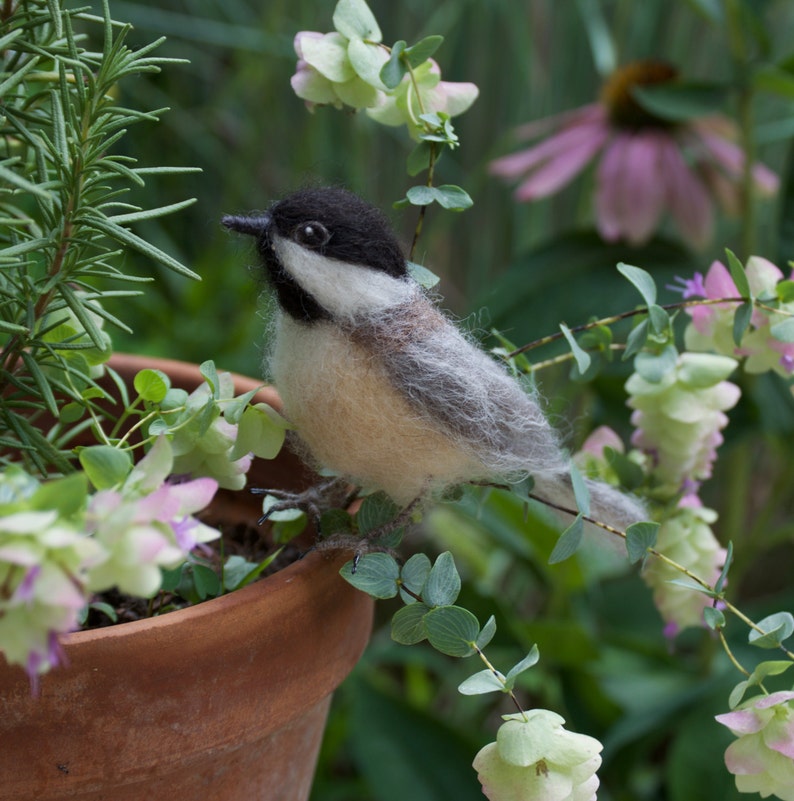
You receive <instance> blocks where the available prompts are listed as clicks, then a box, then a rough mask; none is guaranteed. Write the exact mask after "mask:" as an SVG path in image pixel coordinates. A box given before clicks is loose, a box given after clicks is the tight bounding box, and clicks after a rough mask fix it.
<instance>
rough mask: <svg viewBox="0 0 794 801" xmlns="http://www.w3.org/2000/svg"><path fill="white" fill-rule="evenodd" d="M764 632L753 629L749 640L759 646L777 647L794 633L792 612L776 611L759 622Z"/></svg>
mask: <svg viewBox="0 0 794 801" xmlns="http://www.w3.org/2000/svg"><path fill="white" fill-rule="evenodd" d="M757 625H758V628H759V629H761V630H762V631H763V632H764V634H760V633H759V632H757V631H755V630H753V631H751V632H750V636H749V642H750V644H751V645H755V646H756V647H758V648H777V647H778V646H779V645H780V644H781V643H782V642H783V640H786V639H788V638H789V637H790V636H791V635H792V634H794V616H793V615H792V614H791V612H775V614H774V615H769V616H768V617H765V618H764V619H763V620H761V621H759V623H758V624H757Z"/></svg>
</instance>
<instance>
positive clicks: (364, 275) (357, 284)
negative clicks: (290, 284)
mask: <svg viewBox="0 0 794 801" xmlns="http://www.w3.org/2000/svg"><path fill="white" fill-rule="evenodd" d="M274 247H275V250H276V255H277V256H278V258H279V260H280V262H281V264H282V265H283V266H284V269H285V270H286V271H287V273H289V274H290V275H291V276H292V277H293V278H294V279H295V281H297V282H298V284H299V285H300V286H301V288H302V289H304V290H305V291H306V292H308V293H309V294H310V295H311V296H312V297H313V298H314V299H315V300H316V301H317V302H318V303H319V304H320V306H322V307H323V308H324V309H325V310H326V311H328V312H330V314H331V315H332V316H333V317H335V318H337V319H351V320H352V319H353V318H358V317H361V316H362V315H363V316H367V315H370V314H377V313H378V312H379V311H382V310H383V309H387V308H389V307H390V306H395V305H398V304H400V303H404V302H406V301H407V300H409V299H410V298H411V297H412V295H413V294H414V292H415V286H414V284H413V283H412V282H411V281H409V280H404V279H400V278H393V277H392V276H390V275H387V274H386V273H383V272H380V271H379V270H373V269H371V268H369V267H362V266H360V265H354V264H347V263H346V262H342V261H338V260H337V259H329V258H326V257H325V256H321V255H320V254H318V253H313V252H312V251H310V250H306V249H305V248H303V247H301V246H300V245H297V244H295V243H294V242H291V241H290V240H288V239H277V240H276V241H275V243H274Z"/></svg>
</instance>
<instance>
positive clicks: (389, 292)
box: [223, 188, 645, 528]
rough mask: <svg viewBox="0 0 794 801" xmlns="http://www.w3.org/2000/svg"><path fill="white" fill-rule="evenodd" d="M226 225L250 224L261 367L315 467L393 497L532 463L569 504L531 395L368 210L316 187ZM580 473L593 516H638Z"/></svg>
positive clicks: (557, 455)
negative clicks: (445, 306)
mask: <svg viewBox="0 0 794 801" xmlns="http://www.w3.org/2000/svg"><path fill="white" fill-rule="evenodd" d="M223 224H224V225H225V226H226V227H227V228H230V229H232V230H235V231H239V232H242V233H246V234H251V235H253V236H255V237H256V244H257V249H258V251H259V254H260V255H261V257H262V260H263V262H264V267H265V269H266V272H267V276H268V278H269V281H270V284H271V285H272V287H273V289H274V290H275V293H276V296H277V300H278V306H279V310H278V314H277V319H276V322H275V339H274V341H273V343H272V346H271V348H270V353H269V357H268V358H269V371H270V374H271V376H272V379H273V381H274V383H275V385H276V388H277V389H278V391H279V392H280V394H281V397H282V399H283V403H284V414H285V416H286V417H287V418H288V419H289V420H290V422H291V423H293V424H294V425H295V427H296V429H297V434H298V437H299V439H300V442H301V445H302V448H303V450H304V454H303V455H304V456H305V457H308V459H309V460H310V461H311V463H312V464H313V465H314V466H315V467H324V468H327V469H329V470H331V471H333V472H334V473H336V474H338V475H340V476H343V477H345V478H346V479H347V480H348V481H349V482H350V483H352V484H355V485H356V486H360V487H363V488H364V489H368V490H370V489H371V490H383V491H384V492H385V493H386V494H387V495H389V496H390V497H391V498H392V499H393V500H394V501H395V502H396V503H397V504H399V505H401V506H403V507H405V506H407V505H409V504H411V503H413V502H414V501H416V499H417V498H425V497H429V496H433V495H438V494H440V493H441V492H442V491H443V490H446V489H448V488H451V487H453V486H455V485H459V484H463V483H476V482H488V483H501V484H504V483H511V482H517V481H520V480H521V479H522V478H525V477H526V476H528V475H531V476H532V478H533V479H534V482H535V485H534V490H533V493H534V494H536V495H537V496H539V497H541V498H543V499H546V500H548V501H550V502H551V503H554V504H557V505H561V506H563V507H567V508H574V509H575V508H576V504H575V501H574V496H573V490H572V484H571V478H570V463H569V460H568V458H567V457H566V455H565V454H564V452H563V450H562V449H561V447H560V444H559V440H558V437H557V435H556V434H555V432H554V430H553V429H552V427H551V426H550V425H549V423H548V421H547V420H546V418H545V417H544V415H543V412H542V411H541V409H540V406H539V404H538V401H537V399H536V398H535V397H533V396H532V395H530V394H528V393H527V391H525V389H524V388H523V387H522V386H521V385H520V384H519V382H518V381H517V380H516V379H515V378H514V377H513V376H512V375H510V373H509V372H508V371H507V369H506V368H505V367H503V366H502V365H500V364H499V363H497V362H496V361H495V360H494V359H493V358H491V357H490V356H489V355H488V354H487V353H486V352H485V351H483V350H482V349H480V348H479V347H478V346H477V345H476V344H474V343H473V342H471V341H470V340H469V339H467V338H466V336H464V335H463V334H462V333H461V331H460V330H458V328H457V327H456V326H455V325H454V324H453V322H452V321H451V320H450V319H448V318H447V317H446V316H444V314H442V313H441V312H440V311H439V309H438V308H436V306H435V305H434V303H433V302H431V300H430V299H429V298H428V296H427V295H426V294H425V292H424V290H423V289H422V288H421V287H420V286H419V285H418V284H417V283H416V282H415V281H414V280H413V278H412V277H411V276H410V275H409V272H408V268H407V264H406V260H405V257H404V256H403V254H402V251H401V248H400V245H399V243H398V242H397V239H396V237H395V235H394V233H393V232H392V230H391V228H390V226H389V223H388V221H387V220H386V218H385V217H384V216H383V215H382V214H381V213H380V212H379V211H378V210H376V209H375V208H373V207H372V206H371V205H369V204H368V203H366V202H364V201H363V200H361V199H360V198H358V197H357V196H356V195H353V194H351V193H350V192H347V191H345V190H342V189H337V188H313V189H304V190H300V191H298V192H295V193H294V194H292V195H290V196H288V197H286V198H284V199H283V200H281V201H279V202H277V203H275V204H274V205H273V206H272V207H271V208H270V210H269V211H268V212H266V213H264V214H261V215H259V216H255V217H237V216H228V217H224V219H223ZM588 484H589V489H590V495H591V515H592V516H594V517H595V518H597V519H599V520H602V521H603V522H607V523H610V524H611V525H613V526H616V527H620V528H623V527H625V526H626V525H628V524H629V523H633V522H636V521H637V520H640V519H643V517H644V516H645V515H644V510H643V509H642V507H641V505H640V504H639V503H638V502H635V501H634V500H632V499H630V498H628V497H627V496H625V495H623V494H622V493H620V492H619V491H617V490H616V489H614V488H612V487H610V486H608V485H606V484H604V483H601V482H596V481H588Z"/></svg>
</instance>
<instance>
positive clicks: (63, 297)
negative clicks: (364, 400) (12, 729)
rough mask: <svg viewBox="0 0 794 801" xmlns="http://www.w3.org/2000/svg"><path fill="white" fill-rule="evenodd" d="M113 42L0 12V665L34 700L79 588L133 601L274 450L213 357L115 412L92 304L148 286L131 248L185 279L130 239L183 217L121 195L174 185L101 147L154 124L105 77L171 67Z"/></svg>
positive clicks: (119, 387) (195, 540)
mask: <svg viewBox="0 0 794 801" xmlns="http://www.w3.org/2000/svg"><path fill="white" fill-rule="evenodd" d="M91 27H93V28H94V29H96V30H97V31H101V36H99V37H97V38H98V39H99V40H100V41H101V42H102V47H101V50H99V51H95V50H94V49H92V46H91V42H92V41H93V38H89V37H88V36H87V34H86V32H90V29H91ZM128 30H129V26H128V25H123V24H120V23H117V22H115V21H114V20H113V19H112V18H111V16H110V11H109V4H108V0H103V14H102V16H101V17H97V16H94V15H91V14H89V13H87V12H86V11H85V9H82V10H81V9H76V10H70V9H67V8H66V7H65V0H16V1H15V0H6V2H4V3H2V5H1V6H0V53H2V65H3V66H2V72H0V98H2V117H0V130H1V131H2V136H1V137H0V241H2V243H3V249H2V251H0V343H1V344H0V460H1V464H2V468H3V469H2V471H0V652H1V653H2V654H3V656H4V657H5V660H6V661H7V662H9V663H10V664H19V665H21V666H22V667H24V668H25V669H26V670H27V672H28V674H29V675H30V677H31V680H32V682H33V684H34V687H35V683H36V680H37V677H38V676H39V674H41V673H43V672H44V671H46V670H48V669H49V668H50V667H53V666H55V665H57V664H58V663H59V662H60V661H61V652H60V646H59V644H58V636H59V635H60V634H63V633H65V632H68V631H72V630H74V629H76V628H78V627H79V626H80V624H81V623H82V622H83V621H84V620H85V616H86V614H87V608H88V606H89V605H91V604H93V605H94V606H106V605H103V604H102V602H101V601H100V602H97V601H96V599H97V593H102V592H104V591H106V590H109V589H111V588H118V589H119V590H120V591H121V592H122V593H124V594H127V595H133V596H141V597H148V598H150V597H152V596H154V595H155V594H156V593H157V592H158V591H160V589H161V588H162V587H163V581H164V573H163V571H164V570H166V571H172V572H173V571H174V570H178V569H180V566H182V565H184V564H185V561H186V559H190V560H192V562H193V563H194V565H193V566H195V561H196V560H195V557H194V556H193V555H192V553H191V552H192V550H193V548H194V547H195V546H196V545H197V544H199V543H202V542H206V541H209V540H212V539H215V538H216V537H218V536H219V532H218V531H216V530H215V529H214V528H211V527H209V526H207V525H205V524H203V523H201V522H200V521H199V520H198V519H197V518H195V517H194V515H195V514H196V513H197V512H199V511H200V510H201V509H203V508H204V507H205V506H206V505H207V504H208V503H209V502H210V500H211V499H212V497H213V495H214V493H215V491H216V489H217V488H218V487H219V486H220V487H225V488H228V489H241V488H242V487H243V486H244V484H245V473H246V470H247V469H248V467H249V465H250V463H251V455H252V453H256V454H257V455H260V456H265V457H268V458H272V456H274V455H275V453H277V452H278V449H279V448H280V446H281V442H282V441H283V438H284V430H283V425H282V424H281V421H280V419H279V418H278V416H277V415H276V414H275V413H274V412H273V411H272V410H270V409H269V408H267V407H265V405H264V404H258V405H256V406H252V405H250V404H249V400H250V399H251V397H252V396H253V395H254V392H250V393H247V394H246V395H243V396H240V397H239V398H234V397H233V395H234V392H233V385H232V383H233V382H232V380H231V376H229V375H228V374H221V375H219V374H218V373H217V372H216V370H215V367H214V365H213V363H212V362H211V361H208V362H205V363H204V364H203V365H202V373H203V375H204V377H205V379H206V381H205V383H204V384H202V385H201V386H200V387H199V388H198V389H197V390H196V391H195V392H194V393H193V394H192V395H190V396H188V394H187V393H186V392H185V391H184V390H181V389H175V388H171V386H170V381H169V379H168V376H166V375H165V374H163V373H161V372H160V371H157V370H151V369H146V370H142V371H141V372H139V373H138V375H137V376H136V377H135V381H134V389H135V392H136V393H137V394H136V395H135V396H134V397H133V396H132V393H131V392H129V391H128V389H127V387H126V385H125V384H124V383H123V382H122V381H121V379H120V377H119V376H118V375H117V374H116V373H115V372H114V371H113V369H112V368H111V367H110V365H109V364H108V363H107V362H108V359H109V357H110V355H111V351H112V346H111V339H110V336H109V334H108V332H107V331H106V328H107V329H109V330H112V329H113V328H116V329H123V330H127V331H128V330H129V329H128V328H127V326H126V325H125V323H124V322H123V321H122V320H120V319H118V318H117V317H116V316H115V315H114V314H112V313H111V312H110V311H109V310H108V309H107V308H106V303H105V302H106V301H108V300H110V299H119V298H122V299H128V298H131V297H134V296H136V295H140V294H141V292H139V291H138V290H136V289H135V288H130V287H129V285H135V284H139V283H140V282H145V281H148V280H151V279H148V278H141V277H139V276H136V275H133V274H130V273H129V272H128V271H125V269H124V267H125V258H126V256H127V254H128V252H129V251H138V252H139V253H142V254H143V255H144V256H146V257H148V258H150V259H152V260H153V261H154V262H157V263H159V264H161V265H163V266H165V267H167V268H169V269H171V270H173V271H175V272H177V273H180V274H182V275H184V276H186V277H189V278H196V277H197V276H196V275H195V274H194V273H193V272H192V271H191V270H190V269H188V268H187V267H185V266H184V265H183V264H181V263H180V262H179V261H177V260H176V259H174V258H172V257H171V256H170V255H168V254H167V253H164V252H163V251H161V250H159V249H158V248H156V247H155V246H154V245H152V244H151V243H149V242H147V241H145V240H144V239H143V238H141V237H140V236H138V235H137V234H135V233H133V232H132V231H131V230H130V229H129V228H128V226H129V225H130V224H133V223H136V222H139V221H141V220H144V219H149V218H152V217H157V216H159V215H163V214H169V213H171V212H174V211H178V210H179V209H182V208H184V207H185V206H187V205H189V204H190V203H192V202H193V200H184V201H181V202H178V203H172V204H170V205H164V206H161V207H159V208H154V209H143V208H140V207H139V206H137V205H135V204H134V202H133V200H132V197H131V192H132V191H133V190H134V189H135V188H136V187H140V186H142V185H143V182H144V179H145V178H146V177H148V176H149V175H152V174H157V175H159V174H162V173H174V172H180V171H184V170H183V168H173V167H139V166H137V165H136V163H135V161H134V160H133V159H131V158H129V157H128V156H123V155H119V154H118V153H117V152H116V151H115V146H116V145H117V143H118V141H119V139H121V138H122V137H123V136H124V135H125V133H126V132H127V129H128V128H129V127H130V126H131V125H134V124H135V123H138V122H141V121H144V120H146V121H155V120H157V118H158V116H159V114H160V113H161V112H163V111H165V109H157V110H153V111H139V110H136V109H132V108H125V107H124V106H123V105H121V104H120V103H119V102H118V84H119V82H120V81H123V80H124V79H125V78H127V77H128V76H131V75H136V74H140V73H144V72H156V71H158V70H159V69H160V68H161V66H162V65H163V64H165V63H167V62H172V61H174V59H167V58H160V57H156V56H153V55H152V52H153V51H154V50H155V49H156V48H157V46H158V45H159V44H160V43H161V41H162V40H157V41H154V42H152V43H150V44H149V45H147V46H145V47H142V48H140V49H137V50H132V49H130V48H129V47H128V46H126V45H125V43H124V42H125V37H126V35H127V33H128ZM78 31H82V32H81V33H78ZM119 286H120V287H121V288H118V287H119ZM125 287H126V288H125ZM108 376H109V377H110V379H112V380H110V381H108V380H106V379H107V377H108ZM100 378H102V379H105V380H104V381H102V382H101V383H100V380H99V379H100ZM108 387H110V388H111V389H108ZM108 409H112V410H114V411H113V414H109V413H108ZM238 423H244V424H245V425H244V428H245V432H243V433H241V434H240V435H239V436H238V428H237V424H238ZM132 431H134V432H135V433H136V440H137V442H133V441H132V440H133V438H132V437H131V436H130V434H131V432H132ZM268 432H270V434H269V435H268ZM78 435H80V436H79V439H78V438H77V437H78ZM265 443H269V444H265ZM134 451H135V452H136V453H143V452H145V455H143V456H142V458H137V459H136V458H133V452H134ZM208 454H209V455H208ZM174 474H178V475H180V476H183V477H186V476H188V475H193V476H199V477H198V478H193V479H192V480H184V479H183V480H182V481H181V482H179V483H174V482H173V481H171V480H169V477H170V476H172V475H174ZM250 567H251V571H250V572H249V573H248V574H246V575H247V577H246V578H244V579H243V581H242V582H238V584H239V583H245V581H248V580H251V577H253V576H254V575H256V570H255V569H257V570H258V568H257V566H256V565H251V566H250ZM222 569H225V568H222ZM207 570H209V568H207ZM172 583H173V582H172ZM216 584H217V586H218V587H219V589H218V592H217V593H216V594H219V593H220V592H222V591H223V589H222V588H224V587H226V588H227V589H228V588H230V587H231V586H232V582H230V581H229V580H228V579H225V578H224V577H222V578H221V580H219V581H216ZM183 597H185V598H187V595H183ZM202 597H203V596H202ZM104 611H105V612H107V613H108V614H110V615H111V617H112V616H113V609H112V608H110V607H107V608H105V610H104Z"/></svg>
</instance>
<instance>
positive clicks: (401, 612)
mask: <svg viewBox="0 0 794 801" xmlns="http://www.w3.org/2000/svg"><path fill="white" fill-rule="evenodd" d="M429 611H430V610H429V608H428V607H427V606H425V605H424V604H422V603H415V604H410V605H409V606H403V607H402V608H400V609H398V610H397V612H395V614H394V617H393V618H392V620H391V638H392V639H393V640H394V641H395V642H398V643H400V644H401V645H415V644H416V643H418V642H421V641H422V640H424V639H426V638H427V631H426V629H425V620H424V618H425V615H426V614H427V613H428V612H429Z"/></svg>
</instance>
